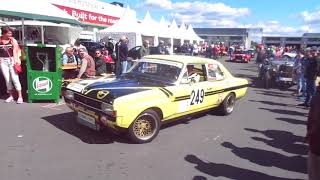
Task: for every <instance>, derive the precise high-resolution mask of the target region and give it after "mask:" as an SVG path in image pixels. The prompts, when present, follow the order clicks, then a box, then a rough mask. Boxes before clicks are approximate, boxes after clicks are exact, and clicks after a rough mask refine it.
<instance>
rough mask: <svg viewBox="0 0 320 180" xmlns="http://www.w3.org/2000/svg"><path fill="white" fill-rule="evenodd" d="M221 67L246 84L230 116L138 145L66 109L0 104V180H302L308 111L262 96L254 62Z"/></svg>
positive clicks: (179, 127)
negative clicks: (98, 128) (86, 124)
mask: <svg viewBox="0 0 320 180" xmlns="http://www.w3.org/2000/svg"><path fill="white" fill-rule="evenodd" d="M223 62H224V61H223ZM224 64H225V65H226V66H227V68H228V69H229V70H231V72H232V73H233V74H234V75H236V76H238V77H244V78H248V79H249V80H250V81H251V82H252V85H251V88H250V89H249V91H248V94H247V96H246V97H244V98H243V99H241V100H240V101H239V102H237V106H236V109H235V111H234V113H233V114H232V115H230V116H227V117H224V116H216V115H212V114H202V115H196V116H193V117H190V118H186V119H183V120H181V121H179V122H174V123H172V124H169V125H166V126H165V127H163V128H162V130H161V131H160V133H159V135H158V137H157V138H156V139H155V140H154V141H153V142H151V143H149V144H143V145H136V144H130V142H128V141H127V140H126V139H125V138H123V137H119V136H115V135H113V134H111V133H109V132H107V131H104V132H95V131H92V130H90V129H88V128H86V127H82V126H80V125H79V124H78V123H77V122H76V120H75V118H74V117H75V116H74V113H72V112H71V111H70V110H69V109H68V108H67V107H66V106H65V104H64V103H60V104H23V105H16V104H4V103H3V100H1V102H0V113H1V118H0V119H1V123H2V124H1V130H0V142H1V144H0V175H1V179H8V180H11V179H24V180H29V179H30V180H34V179H47V180H51V179H52V180H56V179H90V180H91V179H97V180H100V179H117V180H122V179H123V180H126V179H145V180H158V179H159V180H162V179H171V180H175V179H177V180H182V179H183V180H184V179H186V180H191V179H196V180H201V179H243V180H251V179H252V180H253V179H259V180H264V179H265V180H270V179H272V180H273V179H276V180H278V179H279V180H288V179H306V153H307V146H306V145H305V144H304V138H303V137H304V135H305V132H306V131H305V124H306V114H307V110H306V109H303V108H298V107H296V106H295V105H296V104H299V102H298V101H297V100H296V99H295V98H294V97H293V96H291V93H292V91H290V90H288V91H280V90H277V89H271V90H265V89H261V88H260V86H259V83H258V81H257V80H256V76H257V72H256V69H257V68H256V65H255V64H254V62H250V63H249V64H246V63H232V62H224Z"/></svg>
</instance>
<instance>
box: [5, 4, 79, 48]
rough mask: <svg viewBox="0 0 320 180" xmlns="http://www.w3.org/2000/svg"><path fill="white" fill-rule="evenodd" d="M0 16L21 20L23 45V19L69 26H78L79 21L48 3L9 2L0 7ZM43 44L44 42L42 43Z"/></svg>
mask: <svg viewBox="0 0 320 180" xmlns="http://www.w3.org/2000/svg"><path fill="white" fill-rule="evenodd" d="M0 15H3V16H12V17H19V18H22V23H21V24H22V43H23V44H24V19H25V18H26V19H35V20H44V21H53V22H63V23H69V24H79V21H78V20H77V19H75V18H74V17H72V16H70V15H69V14H67V13H66V12H64V11H62V10H60V9H59V8H57V7H55V6H54V5H52V4H50V3H49V2H48V1H39V0H28V1H21V0H10V2H8V3H2V4H1V6H0ZM42 43H44V42H42Z"/></svg>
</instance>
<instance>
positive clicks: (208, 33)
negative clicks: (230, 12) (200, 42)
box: [194, 28, 262, 48]
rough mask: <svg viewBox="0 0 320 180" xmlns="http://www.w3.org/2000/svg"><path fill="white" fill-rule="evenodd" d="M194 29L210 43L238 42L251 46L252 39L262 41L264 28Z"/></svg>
mask: <svg viewBox="0 0 320 180" xmlns="http://www.w3.org/2000/svg"><path fill="white" fill-rule="evenodd" d="M194 31H195V32H196V33H197V34H198V36H200V37H201V38H202V39H204V40H205V41H206V42H208V43H210V44H218V43H224V44H225V45H227V46H230V45H232V44H238V45H243V46H244V47H245V48H250V46H251V41H252V40H258V41H261V36H262V29H249V28H194ZM259 34H261V35H259Z"/></svg>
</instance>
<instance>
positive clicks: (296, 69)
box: [293, 53, 306, 96]
mask: <svg viewBox="0 0 320 180" xmlns="http://www.w3.org/2000/svg"><path fill="white" fill-rule="evenodd" d="M303 61H304V58H303V57H302V54H300V53H299V54H298V55H297V57H296V58H295V62H294V65H293V77H295V79H296V81H297V84H298V86H297V92H296V94H297V95H298V96H304V95H305V91H306V90H305V89H306V84H305V79H304V62H303Z"/></svg>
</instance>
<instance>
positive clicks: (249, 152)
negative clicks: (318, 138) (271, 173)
mask: <svg viewBox="0 0 320 180" xmlns="http://www.w3.org/2000/svg"><path fill="white" fill-rule="evenodd" d="M221 145H222V146H223V147H225V148H227V149H230V150H231V152H232V153H234V154H235V155H236V156H238V157H240V158H242V159H246V160H248V161H250V162H252V163H254V164H258V165H261V166H266V167H277V168H280V169H283V170H287V171H293V172H299V173H305V174H306V173H307V169H306V165H307V158H305V157H302V156H286V155H282V154H279V153H276V152H271V151H267V150H262V149H256V148H250V147H243V148H242V147H237V146H235V145H233V144H232V143H230V142H224V143H222V144H221Z"/></svg>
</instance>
